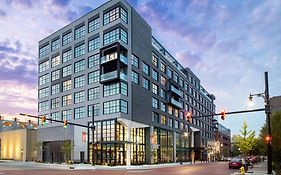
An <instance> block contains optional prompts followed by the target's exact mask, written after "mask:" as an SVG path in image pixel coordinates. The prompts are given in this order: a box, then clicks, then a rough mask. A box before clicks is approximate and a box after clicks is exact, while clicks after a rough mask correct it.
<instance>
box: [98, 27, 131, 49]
mask: <svg viewBox="0 0 281 175" xmlns="http://www.w3.org/2000/svg"><path fill="white" fill-rule="evenodd" d="M119 39H121V40H122V41H123V42H124V43H126V44H127V43H128V33H127V32H126V31H124V30H123V29H121V28H116V29H114V30H112V31H109V32H107V33H105V34H104V36H103V45H107V44H110V43H113V42H116V41H118V40H119Z"/></svg>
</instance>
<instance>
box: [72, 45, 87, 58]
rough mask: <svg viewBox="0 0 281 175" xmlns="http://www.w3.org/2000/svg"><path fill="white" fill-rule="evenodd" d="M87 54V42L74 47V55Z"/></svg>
mask: <svg viewBox="0 0 281 175" xmlns="http://www.w3.org/2000/svg"><path fill="white" fill-rule="evenodd" d="M84 54H85V44H81V45H80V46H77V47H75V48H74V57H75V58H76V57H79V56H81V55H84Z"/></svg>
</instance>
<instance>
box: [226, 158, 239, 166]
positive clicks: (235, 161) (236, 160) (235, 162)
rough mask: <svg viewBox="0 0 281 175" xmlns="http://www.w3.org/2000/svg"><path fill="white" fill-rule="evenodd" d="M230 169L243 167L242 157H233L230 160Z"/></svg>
mask: <svg viewBox="0 0 281 175" xmlns="http://www.w3.org/2000/svg"><path fill="white" fill-rule="evenodd" d="M228 166H229V169H231V168H241V167H242V159H241V158H233V159H231V160H230V162H229V164H228Z"/></svg>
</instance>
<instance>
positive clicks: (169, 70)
mask: <svg viewBox="0 0 281 175" xmlns="http://www.w3.org/2000/svg"><path fill="white" fill-rule="evenodd" d="M167 75H168V77H169V78H172V75H173V71H172V69H171V68H168V72H167Z"/></svg>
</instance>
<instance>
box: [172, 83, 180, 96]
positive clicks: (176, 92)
mask: <svg viewBox="0 0 281 175" xmlns="http://www.w3.org/2000/svg"><path fill="white" fill-rule="evenodd" d="M171 91H172V92H174V93H175V94H177V95H178V96H179V97H181V98H182V93H181V91H180V90H178V89H177V88H175V87H174V86H173V85H171Z"/></svg>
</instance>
